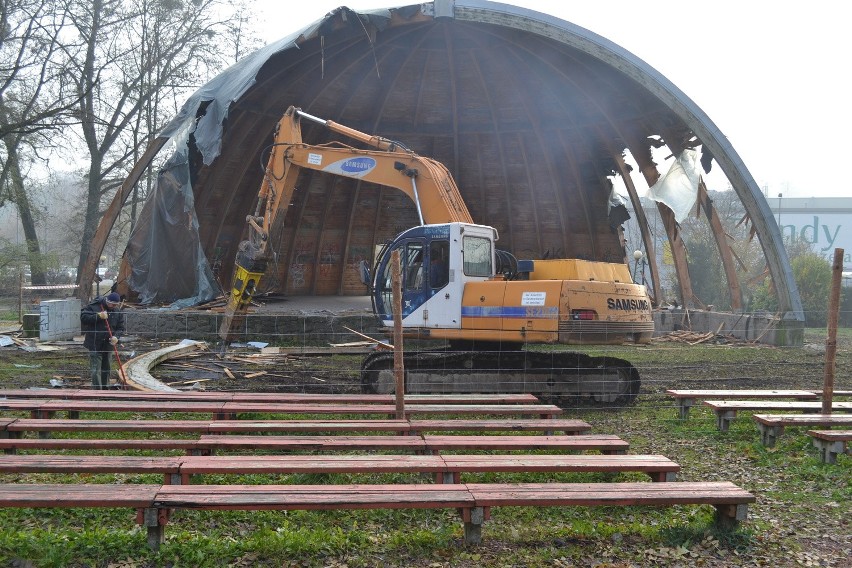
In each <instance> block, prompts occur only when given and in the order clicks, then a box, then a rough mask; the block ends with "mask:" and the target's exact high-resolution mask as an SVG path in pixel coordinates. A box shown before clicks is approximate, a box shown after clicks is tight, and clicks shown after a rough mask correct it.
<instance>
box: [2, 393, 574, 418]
mask: <svg viewBox="0 0 852 568" xmlns="http://www.w3.org/2000/svg"><path fill="white" fill-rule="evenodd" d="M0 410H26V411H29V412H30V413H31V415H32V417H33V418H51V417H52V416H53V415H54V414H55V413H56V412H60V411H67V412H68V415H69V417H71V418H74V417H77V416H78V415H79V413H80V412H130V413H134V414H135V413H143V412H144V413H175V412H179V413H210V414H212V415H213V419H214V420H227V419H234V418H236V417H237V414H239V413H253V414H300V415H303V414H304V415H311V414H322V415H328V414H337V415H347V414H349V415H374V414H382V415H385V416H395V415H396V406H395V405H393V404H354V403H352V404H320V403H304V404H299V403H264V402H215V401H210V402H200V401H172V400H164V401H153V400H85V399H84V400H74V399H37V398H29V399H5V400H0ZM405 414H406V415H408V416H412V415H423V414H439V415H467V416H469V415H478V414H482V415H497V416H538V417H540V418H552V417H555V416H559V415H560V414H562V409H561V408H559V407H558V406H556V405H552V404H412V405H407V406H406V407H405Z"/></svg>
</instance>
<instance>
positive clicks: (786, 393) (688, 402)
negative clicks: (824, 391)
mask: <svg viewBox="0 0 852 568" xmlns="http://www.w3.org/2000/svg"><path fill="white" fill-rule="evenodd" d="M666 394H667V395H669V396H670V397H672V398H674V399H675V400H676V401H677V405H678V415H679V416H680V418H681V420H686V419H687V418H689V409H690V408H692V407H693V406H695V401H696V400H698V399H720V398H737V399H741V398H756V399H779V398H781V399H783V398H794V399H796V400H813V399H817V398H819V396H818V395H817V394H816V393H815V392H813V391H809V390H754V389H753V390H747V389H739V390H737V389H734V390H723V389H669V390H667V391H666Z"/></svg>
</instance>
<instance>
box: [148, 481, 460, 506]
mask: <svg viewBox="0 0 852 568" xmlns="http://www.w3.org/2000/svg"><path fill="white" fill-rule="evenodd" d="M473 504H474V502H473V497H472V496H471V494H470V493H469V492H468V490H467V488H466V486H465V485H445V484H439V485H431V484H426V485H424V484H415V485H406V484H392V485H362V484H359V485H171V486H168V487H163V488H162V489H161V490H160V491H159V492H158V493H157V496H156V498H155V500H154V505H153V506H154V507H158V508H169V509H172V508H180V509H252V510H256V509H265V510H268V509H280V510H287V509H302V510H316V509H341V508H345V509H403V508H429V509H437V508H455V507H470V506H473Z"/></svg>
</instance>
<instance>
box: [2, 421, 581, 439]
mask: <svg viewBox="0 0 852 568" xmlns="http://www.w3.org/2000/svg"><path fill="white" fill-rule="evenodd" d="M591 428H592V427H591V425H590V424H589V423H588V422H586V421H584V420H575V419H567V418H548V419H535V418H534V419H527V420H524V419H513V418H509V419H491V420H489V419H476V418H456V419H447V420H374V419H360V420H99V419H68V420H66V419H59V418H7V419H3V420H2V421H0V436H2V432H4V431H5V432H15V433H21V432H184V433H190V432H197V433H199V434H216V433H219V434H224V433H228V432H359V431H360V432H397V433H404V432H410V431H414V432H426V431H435V432H438V431H446V432H451V431H480V432H487V431H495V432H496V431H506V432H510V431H540V432H565V433H576V432H586V431H588V430H591Z"/></svg>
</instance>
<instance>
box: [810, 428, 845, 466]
mask: <svg viewBox="0 0 852 568" xmlns="http://www.w3.org/2000/svg"><path fill="white" fill-rule="evenodd" d="M808 436H810V437H811V438H813V443H814V446H816V447H817V448H818V449H819V454H820V458H822V461H823V462H825V463H837V456H838V454H845V453H846V452H847V451H849V447H848V443H849V441H852V430H808Z"/></svg>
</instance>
